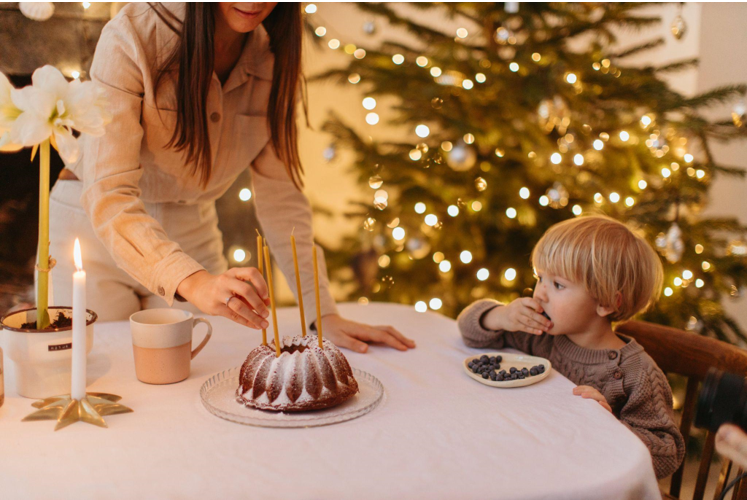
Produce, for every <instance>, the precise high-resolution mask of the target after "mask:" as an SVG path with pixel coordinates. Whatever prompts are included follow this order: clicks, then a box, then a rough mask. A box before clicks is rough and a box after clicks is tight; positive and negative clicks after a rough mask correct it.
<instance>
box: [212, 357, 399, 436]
mask: <svg viewBox="0 0 747 500" xmlns="http://www.w3.org/2000/svg"><path fill="white" fill-rule="evenodd" d="M240 372H241V367H240V366H237V367H235V368H231V369H228V370H226V371H224V372H221V373H217V374H215V375H214V376H212V377H210V378H209V379H208V380H206V381H205V383H204V384H202V388H200V397H201V398H202V403H203V404H204V405H205V408H207V410H208V411H209V412H210V413H212V414H213V415H217V416H218V417H220V418H225V419H226V420H230V421H231V422H238V423H240V424H246V425H256V426H260V427H316V426H319V425H329V424H336V423H339V422H345V421H347V420H352V419H354V418H357V417H360V416H361V415H365V414H366V413H368V412H370V411H371V410H373V409H374V408H376V406H378V404H379V403H380V402H381V400H382V397H383V396H384V386H383V385H381V382H379V379H377V378H376V377H374V376H373V375H371V374H370V373H366V372H364V371H362V370H358V369H357V368H353V375H354V376H355V380H357V381H358V389H359V391H360V392H358V394H356V395H355V396H353V397H352V398H350V399H348V400H347V401H345V402H344V403H342V404H340V405H337V406H334V407H332V408H327V409H323V410H314V411H308V412H298V413H283V412H273V411H264V410H257V409H255V408H247V407H246V406H244V405H242V404H240V403H238V402H236V388H237V387H238V386H239V373H240Z"/></svg>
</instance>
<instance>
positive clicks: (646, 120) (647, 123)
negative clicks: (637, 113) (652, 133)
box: [641, 115, 651, 128]
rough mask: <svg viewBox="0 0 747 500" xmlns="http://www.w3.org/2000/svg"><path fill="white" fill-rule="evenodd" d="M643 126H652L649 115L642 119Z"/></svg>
mask: <svg viewBox="0 0 747 500" xmlns="http://www.w3.org/2000/svg"><path fill="white" fill-rule="evenodd" d="M641 125H643V128H646V127H648V126H649V125H651V117H650V116H648V115H643V116H642V117H641Z"/></svg>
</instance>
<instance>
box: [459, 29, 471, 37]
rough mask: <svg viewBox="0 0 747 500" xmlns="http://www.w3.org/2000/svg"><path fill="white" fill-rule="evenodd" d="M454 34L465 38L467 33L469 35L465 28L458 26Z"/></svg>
mask: <svg viewBox="0 0 747 500" xmlns="http://www.w3.org/2000/svg"><path fill="white" fill-rule="evenodd" d="M456 35H457V36H458V37H459V38H467V35H469V33H468V32H467V30H466V29H465V28H459V29H458V30H456Z"/></svg>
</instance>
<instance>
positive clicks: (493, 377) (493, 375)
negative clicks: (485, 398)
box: [490, 372, 497, 382]
mask: <svg viewBox="0 0 747 500" xmlns="http://www.w3.org/2000/svg"><path fill="white" fill-rule="evenodd" d="M496 378H497V377H496V375H495V372H492V373H491V374H490V380H492V381H493V382H495V379H496Z"/></svg>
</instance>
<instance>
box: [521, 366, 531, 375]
mask: <svg viewBox="0 0 747 500" xmlns="http://www.w3.org/2000/svg"><path fill="white" fill-rule="evenodd" d="M521 373H522V374H523V375H525V376H526V375H529V370H527V368H526V367H524V368H522V369H521Z"/></svg>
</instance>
